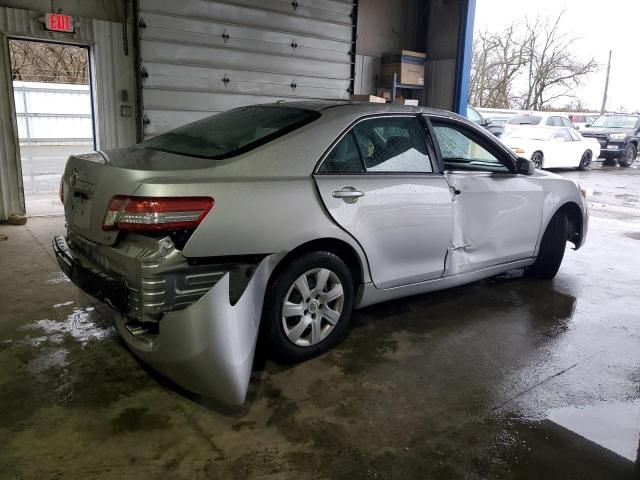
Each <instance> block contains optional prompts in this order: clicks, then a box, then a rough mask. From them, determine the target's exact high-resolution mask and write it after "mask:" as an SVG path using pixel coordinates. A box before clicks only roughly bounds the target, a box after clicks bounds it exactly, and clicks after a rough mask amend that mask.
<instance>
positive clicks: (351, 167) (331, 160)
mask: <svg viewBox="0 0 640 480" xmlns="http://www.w3.org/2000/svg"><path fill="white" fill-rule="evenodd" d="M318 172H321V173H363V172H364V168H363V167H362V162H361V161H360V153H359V152H358V146H357V145H356V141H355V139H354V138H353V132H349V133H347V134H346V135H345V136H344V137H342V140H340V141H339V142H338V143H337V144H336V146H335V147H333V150H331V152H330V153H329V155H327V158H325V159H324V162H322V165H320V168H319V169H318Z"/></svg>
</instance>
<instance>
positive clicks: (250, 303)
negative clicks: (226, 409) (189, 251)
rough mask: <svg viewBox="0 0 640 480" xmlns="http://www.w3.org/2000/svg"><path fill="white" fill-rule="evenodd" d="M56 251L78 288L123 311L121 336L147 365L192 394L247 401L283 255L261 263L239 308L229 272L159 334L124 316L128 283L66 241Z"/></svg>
mask: <svg viewBox="0 0 640 480" xmlns="http://www.w3.org/2000/svg"><path fill="white" fill-rule="evenodd" d="M53 249H54V252H55V254H56V258H57V260H58V263H59V264H60V267H61V268H62V270H63V271H64V272H65V273H66V274H67V275H68V276H69V278H70V279H71V281H72V282H73V283H74V284H76V285H77V286H78V287H80V288H81V289H82V290H83V291H85V292H86V293H88V294H89V295H92V296H94V297H96V298H97V299H99V300H102V301H105V302H106V303H108V304H109V305H111V306H112V307H114V308H116V310H118V313H117V314H116V321H115V323H116V327H117V329H118V332H119V333H120V335H121V337H122V339H123V340H124V342H125V343H126V344H127V346H128V347H129V349H130V350H131V351H132V352H133V353H134V354H135V355H136V356H137V357H139V358H140V359H141V360H142V361H143V362H145V363H147V364H149V365H150V366H151V367H152V368H154V369H155V370H157V371H158V372H160V373H161V374H163V375H164V376H166V377H167V378H169V379H171V380H172V381H174V382H175V383H176V384H178V385H180V386H181V387H183V388H185V389H187V390H190V391H193V392H195V393H198V394H201V395H205V396H207V397H211V398H213V399H215V400H216V401H218V402H220V403H223V404H225V405H229V406H239V405H241V404H242V403H243V402H244V399H245V396H246V393H247V388H248V385H249V378H250V375H251V368H252V365H253V357H254V353H255V345H256V340H257V337H258V329H259V326H260V317H261V315H262V305H263V301H264V294H265V290H266V286H267V282H268V280H269V276H270V275H271V272H272V271H273V269H274V268H275V266H276V265H277V263H278V261H279V260H280V259H281V258H282V254H274V255H270V256H267V257H265V258H264V259H263V260H262V261H261V262H260V264H259V265H258V267H257V269H256V270H255V272H254V274H253V276H252V278H251V279H250V280H249V283H248V284H247V287H246V289H245V290H244V292H243V294H242V296H241V297H240V298H239V300H238V301H237V302H236V303H235V304H232V303H231V301H230V285H229V279H230V275H229V274H228V273H227V274H225V275H224V276H223V277H222V278H221V279H220V280H219V281H218V282H217V283H216V284H215V285H214V286H213V287H212V288H211V289H210V290H209V291H208V292H207V293H206V294H205V295H204V296H202V297H201V298H200V299H199V300H197V301H196V302H195V303H193V304H192V305H190V306H189V307H187V308H185V309H182V310H177V311H172V312H167V313H165V314H164V316H163V317H162V319H161V320H160V321H159V322H158V323H157V329H149V328H146V327H145V322H137V321H131V320H130V319H129V318H128V317H127V316H126V314H125V313H123V312H125V309H124V307H122V305H126V288H124V282H121V281H119V280H118V279H113V278H111V277H109V276H108V275H105V274H104V273H101V272H97V271H92V269H90V268H87V267H86V266H85V265H83V264H82V263H81V262H80V261H78V259H76V258H74V255H73V252H72V251H71V249H70V248H69V246H68V245H67V242H66V240H65V239H64V237H62V236H58V237H55V238H54V240H53ZM122 290H124V293H122ZM119 306H120V307H122V308H118V307H119ZM153 330H156V331H153Z"/></svg>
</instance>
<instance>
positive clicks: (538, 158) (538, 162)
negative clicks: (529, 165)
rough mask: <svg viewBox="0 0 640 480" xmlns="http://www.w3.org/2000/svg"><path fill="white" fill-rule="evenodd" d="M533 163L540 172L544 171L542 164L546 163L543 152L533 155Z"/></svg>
mask: <svg viewBox="0 0 640 480" xmlns="http://www.w3.org/2000/svg"><path fill="white" fill-rule="evenodd" d="M531 161H532V162H533V164H534V165H535V167H536V168H537V169H538V170H540V169H542V164H543V162H544V156H543V155H542V152H534V154H533V155H531Z"/></svg>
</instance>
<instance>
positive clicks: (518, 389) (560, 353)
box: [0, 165, 640, 479]
mask: <svg viewBox="0 0 640 480" xmlns="http://www.w3.org/2000/svg"><path fill="white" fill-rule="evenodd" d="M597 167H598V168H597V169H596V170H594V171H592V172H587V173H578V172H575V173H574V172H559V173H561V174H562V175H566V176H568V177H571V178H575V179H577V180H578V181H579V182H580V183H581V184H582V185H583V186H584V187H585V188H587V189H588V190H589V199H590V200H591V202H592V205H593V210H592V217H591V224H590V231H589V238H588V241H587V244H586V246H585V247H584V248H583V249H581V250H579V251H578V252H574V251H570V250H569V251H567V254H566V256H565V262H564V263H563V266H562V268H561V270H560V273H559V274H558V277H557V278H556V279H555V280H554V281H551V282H546V281H537V280H531V279H527V278H524V277H522V275H521V272H518V271H515V272H512V273H510V274H508V275H505V276H502V277H499V278H496V279H491V280H487V281H483V282H479V283H475V284H472V285H468V286H463V287H459V288H455V289H452V290H448V291H443V292H437V293H432V294H428V295H422V296H417V297H412V298H410V299H404V300H399V301H394V302H389V303H385V304H382V305H377V306H373V307H369V308H367V309H365V310H362V311H360V312H357V313H356V314H355V318H354V327H353V329H352V331H351V334H350V335H349V337H348V338H347V340H346V341H345V342H344V343H343V344H342V345H341V346H339V347H338V348H337V349H335V350H334V351H332V352H330V353H328V354H325V355H323V356H321V357H319V358H316V359H314V360H312V361H309V362H306V363H304V364H301V365H296V366H289V367H283V366H279V365H276V364H274V363H272V362H266V363H264V364H263V363H259V364H258V365H257V366H256V369H255V371H254V375H253V379H252V382H251V386H250V392H249V398H248V401H247V403H246V405H245V406H244V407H243V408H242V409H241V410H238V411H233V412H229V411H222V410H221V409H220V408H218V407H216V406H215V405H212V404H210V403H208V402H207V401H206V400H203V399H199V398H195V397H193V396H191V395H189V394H187V393H186V392H183V391H180V390H177V389H175V388H173V387H172V386H171V385H169V384H168V383H167V382H164V381H163V380H162V379H161V378H159V377H158V376H157V375H155V374H154V373H153V372H151V371H149V370H148V369H145V368H144V367H143V366H142V365H141V364H140V363H138V362H137V361H136V360H135V359H134V358H133V357H132V356H131V354H130V353H129V352H128V351H127V350H126V348H125V347H124V345H123V343H122V342H121V341H120V339H119V338H118V336H117V335H116V334H115V330H114V328H113V325H112V320H111V316H110V312H109V310H108V308H105V307H103V306H101V305H99V304H97V302H95V301H93V300H92V299H90V298H88V297H86V296H85V295H83V294H82V293H81V292H80V291H79V290H77V289H76V288H75V287H74V286H73V285H71V284H70V283H69V282H68V281H66V279H65V277H64V276H63V275H62V274H61V273H60V271H59V269H58V268H57V265H56V264H55V261H54V259H53V257H52V254H51V250H50V246H49V241H50V238H51V236H52V235H53V234H55V233H58V232H60V231H61V230H62V229H63V221H62V219H61V218H59V217H57V218H56V217H53V218H38V219H30V221H29V223H28V224H27V226H26V227H8V226H4V227H0V234H4V235H7V236H8V239H7V240H6V241H0V252H1V253H0V269H1V270H0V271H2V272H3V275H2V280H3V285H2V289H0V299H1V304H2V311H1V313H0V412H1V413H0V478H3V479H4V478H16V479H18V478H19V479H48V478H64V479H69V478H97V479H107V478H139V479H148V478H149V479H151V478H163V479H165V478H171V479H182V478H184V479H187V478H189V479H191V478H196V479H198V478H216V479H217V478H220V479H245V478H260V479H289V478H292V479H293V478H295V479H321V478H323V479H324V478H326V479H342V478H344V479H359V478H367V479H368V478H371V479H373V478H378V479H392V478H398V479H413V478H443V479H450V478H467V479H476V478H477V479H480V478H501V479H502V478H504V479H512V478H518V479H521V478H527V479H528V478H531V479H539V478H544V479H552V478H558V479H559V478H562V479H568V478H576V479H626V478H635V479H637V478H640V460H639V459H638V456H639V453H640V437H639V432H640V296H639V295H638V294H637V292H638V285H639V284H640V255H638V252H640V204H639V203H638V199H637V197H636V195H637V194H638V192H640V190H639V189H638V187H640V170H639V169H625V170H622V169H617V168H614V169H609V168H608V167H607V168H606V169H600V168H599V167H600V165H597ZM597 192H599V194H598V193H597ZM620 195H622V196H620Z"/></svg>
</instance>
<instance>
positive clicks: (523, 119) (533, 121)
mask: <svg viewBox="0 0 640 480" xmlns="http://www.w3.org/2000/svg"><path fill="white" fill-rule="evenodd" d="M541 120H542V117H539V116H538V115H516V116H515V117H511V118H510V119H509V121H508V122H507V123H508V124H509V125H538V124H540V121H541Z"/></svg>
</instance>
